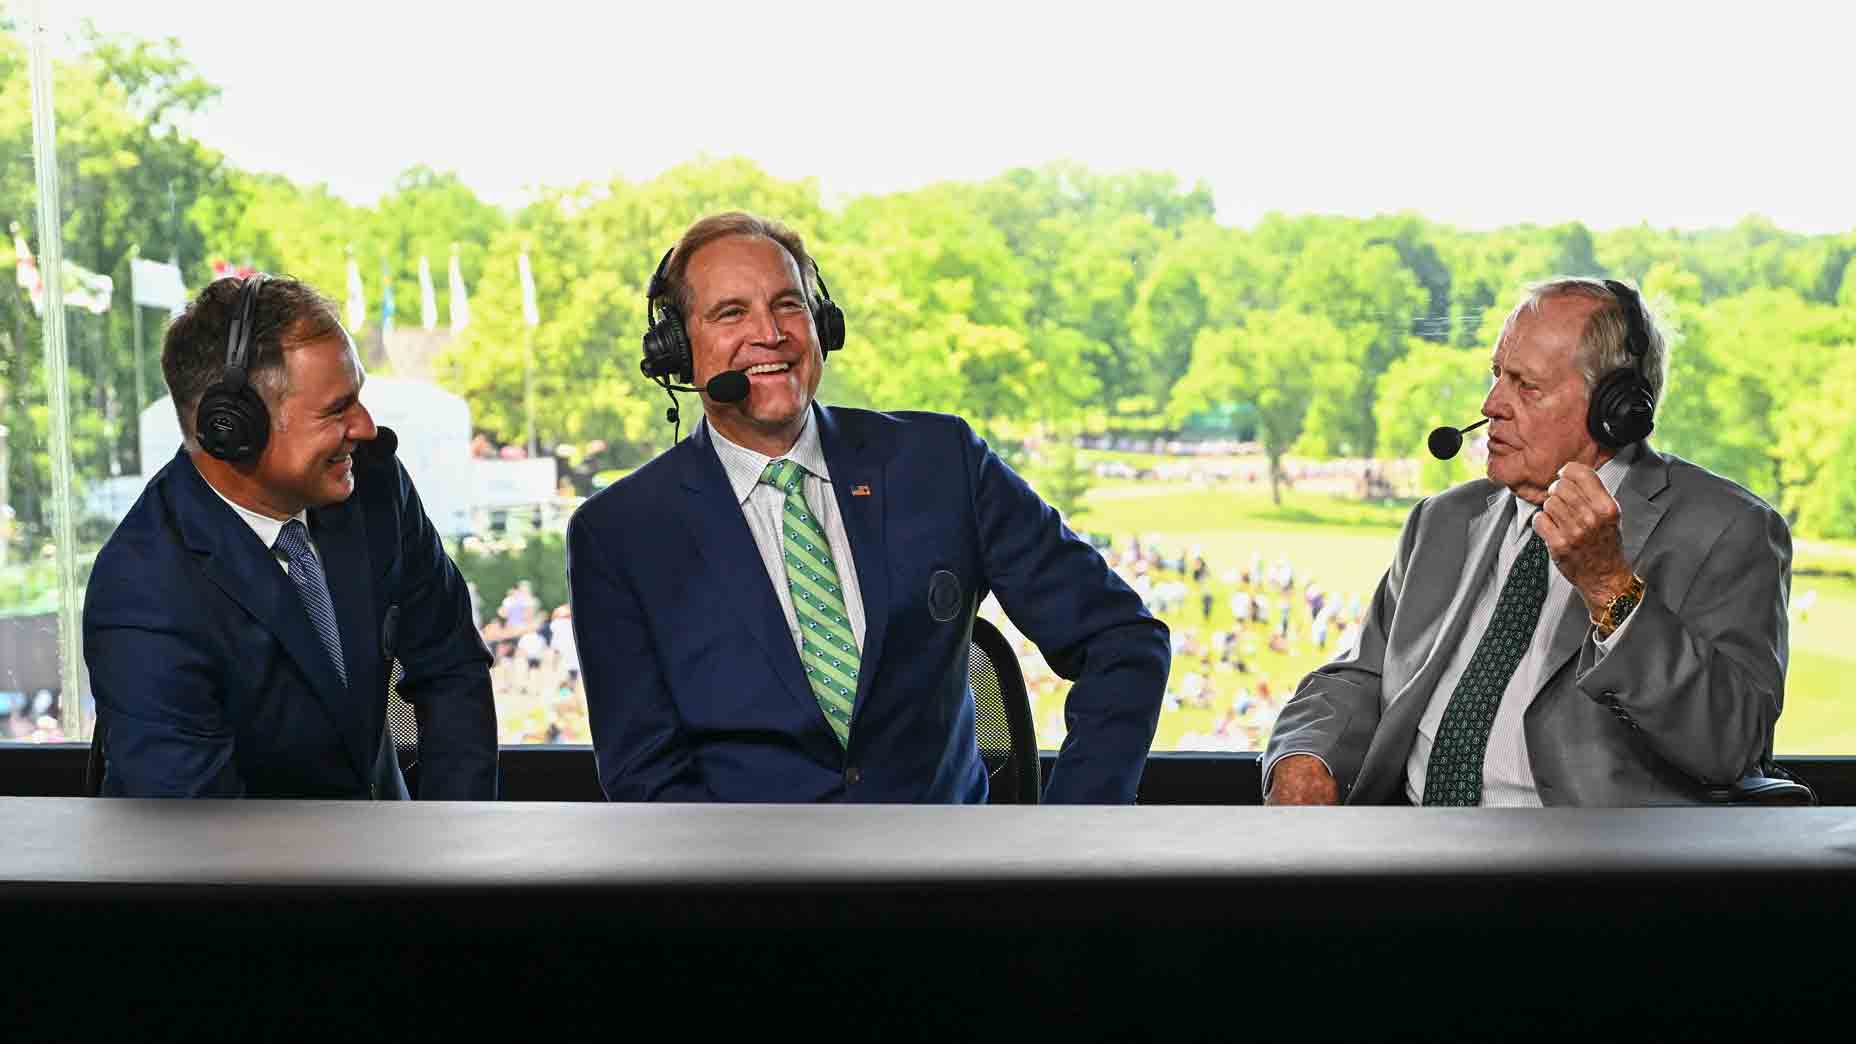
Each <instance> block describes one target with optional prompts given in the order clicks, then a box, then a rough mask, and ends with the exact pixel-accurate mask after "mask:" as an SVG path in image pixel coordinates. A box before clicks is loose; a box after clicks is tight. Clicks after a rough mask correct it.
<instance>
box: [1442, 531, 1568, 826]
mask: <svg viewBox="0 0 1856 1044" xmlns="http://www.w3.org/2000/svg"><path fill="white" fill-rule="evenodd" d="M1546 598H1547V545H1546V543H1545V542H1544V541H1542V540H1541V539H1540V534H1539V533H1535V534H1533V535H1532V536H1530V537H1529V538H1528V540H1527V546H1525V547H1523V548H1522V549H1521V554H1520V557H1518V558H1516V559H1515V562H1514V566H1513V567H1512V568H1510V569H1509V570H1508V582H1507V583H1504V584H1503V585H1502V594H1501V598H1500V599H1499V600H1498V601H1497V602H1496V603H1495V615H1494V616H1493V617H1491V618H1490V620H1489V629H1488V630H1486V631H1484V632H1482V640H1481V641H1479V642H1477V643H1476V651H1475V653H1474V654H1473V655H1471V656H1470V658H1469V666H1468V667H1467V668H1465V669H1464V670H1463V677H1461V678H1459V679H1457V683H1456V691H1454V692H1452V693H1451V694H1450V703H1449V704H1448V705H1447V706H1446V707H1445V708H1444V718H1443V722H1442V724H1440V725H1438V727H1437V738H1436V740H1434V741H1433V742H1432V744H1431V759H1430V761H1429V762H1428V763H1427V764H1426V766H1425V769H1424V803H1425V804H1426V805H1480V804H1482V759H1483V755H1484V753H1485V752H1486V751H1487V750H1488V746H1489V728H1490V726H1492V725H1494V724H1495V712H1496V710H1497V709H1499V708H1500V707H1501V705H1502V693H1504V692H1506V691H1508V682H1509V680H1510V679H1511V678H1513V677H1514V669H1515V667H1517V666H1519V665H1520V663H1521V657H1523V656H1525V655H1527V649H1528V646H1530V645H1532V644H1533V643H1534V627H1535V625H1536V624H1538V623H1539V622H1540V604H1541V603H1542V602H1544V601H1546Z"/></svg>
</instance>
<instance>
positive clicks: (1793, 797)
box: [1706, 774, 1817, 805]
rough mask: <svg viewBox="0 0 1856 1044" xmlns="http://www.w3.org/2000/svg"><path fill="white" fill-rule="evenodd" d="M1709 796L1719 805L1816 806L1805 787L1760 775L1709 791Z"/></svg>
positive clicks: (1785, 780) (1791, 780) (1794, 781)
mask: <svg viewBox="0 0 1856 1044" xmlns="http://www.w3.org/2000/svg"><path fill="white" fill-rule="evenodd" d="M1706 795H1707V798H1708V800H1709V801H1711V802H1713V803H1715V804H1717V805H1815V804H1817V795H1816V794H1814V793H1812V792H1811V788H1810V787H1808V786H1806V785H1805V784H1804V783H1802V782H1800V781H1798V780H1795V779H1783V778H1780V777H1778V776H1762V775H1758V774H1754V775H1750V776H1744V777H1742V778H1740V779H1738V780H1736V781H1734V782H1733V783H1730V784H1728V785H1727V786H1724V787H1709V788H1708V789H1707V791H1706Z"/></svg>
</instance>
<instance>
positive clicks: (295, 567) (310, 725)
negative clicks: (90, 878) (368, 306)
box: [84, 274, 497, 799]
mask: <svg viewBox="0 0 1856 1044" xmlns="http://www.w3.org/2000/svg"><path fill="white" fill-rule="evenodd" d="M161 368H162V374H163V376H164V377H165V378H166V379H167V385H168V390H169V392H170V393H171V394H172V395H173V399H174V408H175V411H176V413H177V414H178V415H179V418H180V426H181V432H182V437H183V442H184V444H183V445H182V447H181V449H180V450H179V452H177V453H176V454H175V457H174V459H173V460H171V461H169V462H168V464H167V465H166V466H165V467H163V468H162V469H161V470H160V471H159V472H157V473H156V474H155V476H154V478H152V479H150V480H149V483H148V486H147V488H146V489H144V490H143V492H142V496H141V497H140V499H138V500H137V501H136V502H135V506H134V507H132V508H130V509H129V513H128V515H127V516H126V517H125V518H124V519H123V521H122V524H121V525H120V526H118V527H117V528H116V531H115V533H113V534H112V535H111V536H110V539H109V542H108V543H106V544H105V545H104V546H103V550H102V551H100V552H99V553H98V554H97V560H96V565H95V567H94V568H93V569H92V571H91V574H90V583H89V587H88V588H87V590H86V593H85V601H84V660H85V663H86V664H87V665H88V666H89V668H90V682H91V690H92V691H93V692H94V693H95V695H96V700H97V718H98V721H97V728H98V730H99V733H100V735H102V736H103V737H104V750H105V752H106V753H105V766H104V775H103V793H104V794H106V795H110V796H126V797H297V798H383V799H385V798H405V797H408V796H410V795H409V794H408V793H407V788H406V783H405V779H404V777H403V776H402V774H401V772H400V767H399V763H398V759H397V758H396V757H395V750H394V743H393V738H392V734H391V730H390V729H389V728H387V724H386V704H387V687H388V680H389V672H390V671H391V669H392V665H393V662H394V661H395V660H398V661H399V662H400V664H401V665H402V667H403V669H404V675H403V677H402V678H401V680H400V682H399V685H398V690H397V691H398V692H399V694H400V695H401V696H402V697H404V698H405V699H406V700H407V702H409V703H411V704H412V706H413V708H414V712H415V714H416V715H417V718H418V722H419V773H418V786H419V794H418V796H419V797H421V798H450V799H489V798H494V797H495V796H496V789H497V780H496V719H495V711H494V707H493V704H492V702H491V695H490V675H489V665H490V656H489V653H488V651H487V650H486V649H485V648H484V646H483V642H482V640H481V639H480V638H479V637H478V635H477V631H476V628H475V627H474V626H473V623H472V620H471V615H470V601H469V596H468V595H467V594H466V592H465V587H464V581H463V578H462V577H461V576H460V575H459V574H458V571H457V567H456V566H455V565H454V564H453V563H452V561H451V559H450V558H449V557H448V556H447V555H446V554H445V550H444V547H443V545H441V544H440V543H439V539H438V534H437V533H436V532H435V531H434V530H433V528H432V525H431V522H430V521H428V520H427V518H426V516H425V511H424V509H423V508H422V507H421V506H420V502H419V497H418V494H417V493H416V492H414V490H413V486H412V480H411V479H410V478H409V477H408V476H407V474H406V470H405V468H404V467H402V466H401V465H400V463H399V460H398V458H396V457H395V456H394V448H395V446H396V440H395V439H394V436H393V432H392V431H390V430H388V429H386V428H377V427H376V426H375V425H374V421H373V418H372V417H370V416H369V415H368V412H367V408H366V407H365V406H363V405H361V400H360V394H361V385H362V382H363V381H364V380H365V379H366V377H365V375H364V374H363V373H362V371H361V362H360V359H358V358H357V357H356V355H355V351H354V346H353V344H352V343H351V342H350V341H349V339H348V335H347V333H346V332H345V331H344V330H343V329H342V327H341V324H340V323H339V322H338V321H337V319H336V317H335V310H334V306H333V305H331V304H330V303H329V302H328V301H327V300H326V299H325V298H323V297H322V296H321V295H320V294H318V293H316V291H315V290H313V289H311V288H310V287H309V286H307V285H305V284H303V283H300V282H298V281H296V280H294V279H270V278H267V277H266V276H264V275H262V274H259V275H254V276H251V277H250V278H248V279H244V280H238V279H221V280H219V281H217V282H214V283H212V284H210V285H209V286H207V287H206V289H204V290H202V291H201V292H200V295H199V297H197V298H196V299H195V300H194V301H193V302H192V303H191V304H189V305H188V306H187V309H186V311H185V312H183V313H182V314H181V315H180V316H179V317H177V318H176V319H175V320H174V321H173V323H172V324H171V325H170V326H169V327H168V331H167V339H166V343H165V345H164V347H163V350H162V353H161Z"/></svg>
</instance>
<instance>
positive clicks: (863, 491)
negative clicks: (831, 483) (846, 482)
mask: <svg viewBox="0 0 1856 1044" xmlns="http://www.w3.org/2000/svg"><path fill="white" fill-rule="evenodd" d="M869 495H870V487H869V486H866V485H863V484H862V483H859V484H858V485H855V486H852V487H851V496H853V497H867V496H869Z"/></svg>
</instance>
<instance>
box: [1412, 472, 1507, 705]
mask: <svg viewBox="0 0 1856 1044" xmlns="http://www.w3.org/2000/svg"><path fill="white" fill-rule="evenodd" d="M1507 506H1508V498H1507V496H1506V495H1505V494H1504V493H1503V492H1502V491H1500V490H1497V491H1496V492H1495V493H1493V494H1491V495H1490V497H1489V499H1488V501H1487V502H1486V503H1485V504H1484V505H1483V507H1482V510H1481V511H1480V512H1478V513H1476V514H1474V515H1472V516H1470V517H1469V518H1468V519H1467V520H1466V521H1465V523H1464V527H1463V530H1464V531H1463V546H1464V547H1465V548H1466V549H1467V551H1466V553H1465V555H1464V558H1463V565H1462V567H1461V568H1460V569H1459V570H1458V571H1457V574H1456V575H1457V576H1458V577H1459V578H1460V579H1459V580H1458V581H1457V585H1456V593H1455V594H1454V595H1453V596H1452V597H1451V599H1450V606H1449V608H1447V609H1445V610H1444V612H1443V615H1442V616H1440V617H1438V628H1437V634H1436V640H1435V641H1433V642H1432V643H1431V650H1430V652H1429V653H1427V654H1426V655H1425V658H1424V664H1423V665H1422V666H1420V667H1419V668H1418V669H1417V670H1416V671H1414V672H1412V676H1411V680H1410V681H1408V682H1406V683H1405V685H1404V686H1403V687H1402V688H1400V689H1399V691H1398V692H1397V693H1396V694H1394V695H1393V697H1392V702H1393V703H1394V704H1396V703H1398V702H1399V701H1400V700H1402V699H1403V698H1404V696H1405V695H1406V694H1407V693H1410V692H1414V691H1415V692H1426V693H1428V692H1429V691H1430V690H1431V689H1432V688H1434V687H1435V685H1436V679H1437V675H1438V674H1440V673H1441V672H1442V671H1443V669H1444V666H1445V665H1446V664H1448V663H1449V662H1450V655H1451V654H1452V653H1454V652H1455V650H1456V647H1457V645H1458V643H1460V642H1461V641H1462V640H1463V632H1464V630H1465V629H1466V628H1467V627H1468V626H1469V614H1470V612H1471V611H1472V610H1473V609H1474V608H1475V605H1476V599H1477V598H1478V597H1479V596H1480V595H1481V594H1482V589H1483V588H1484V587H1485V586H1487V584H1488V582H1489V577H1490V576H1491V575H1492V574H1493V572H1494V569H1495V561H1496V557H1497V553H1498V552H1499V550H1500V547H1501V537H1502V533H1503V532H1504V531H1505V530H1506V529H1507V524H1508V522H1510V521H1511V520H1512V516H1511V515H1510V514H1509V513H1508V512H1507V511H1505V510H1503V508H1505V507H1507ZM1412 724H1413V726H1414V727H1415V726H1416V724H1417V719H1415V718H1414V719H1412Z"/></svg>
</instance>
